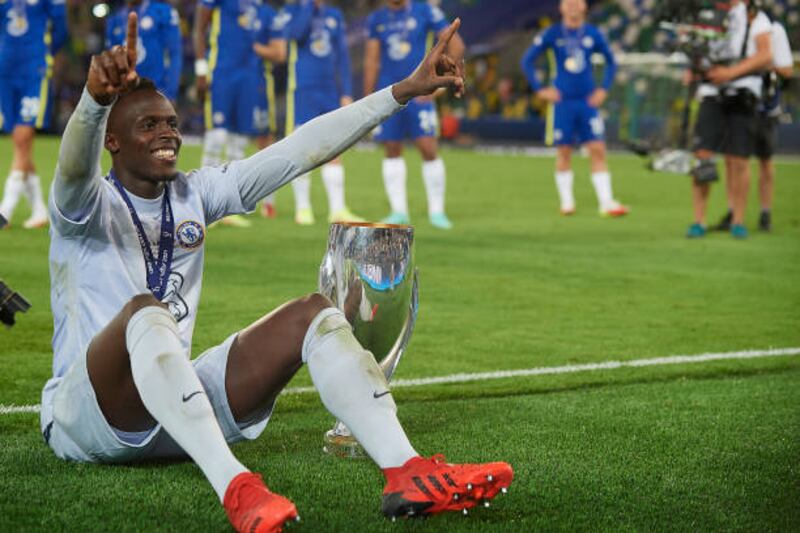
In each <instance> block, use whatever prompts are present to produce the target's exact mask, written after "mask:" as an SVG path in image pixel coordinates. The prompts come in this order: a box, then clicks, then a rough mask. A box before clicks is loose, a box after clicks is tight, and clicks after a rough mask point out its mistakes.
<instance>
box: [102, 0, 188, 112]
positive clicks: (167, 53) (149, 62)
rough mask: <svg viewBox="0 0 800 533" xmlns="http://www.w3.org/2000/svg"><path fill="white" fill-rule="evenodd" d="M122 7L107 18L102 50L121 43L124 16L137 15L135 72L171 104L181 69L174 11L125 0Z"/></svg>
mask: <svg viewBox="0 0 800 533" xmlns="http://www.w3.org/2000/svg"><path fill="white" fill-rule="evenodd" d="M126 4H127V5H126V7H123V8H121V9H119V10H118V11H117V12H116V13H115V14H114V15H113V16H112V17H110V18H109V19H108V25H107V26H106V48H109V49H110V48H111V47H112V46H114V45H117V44H119V45H122V44H125V29H126V27H127V24H128V13H129V12H131V11H135V12H136V14H137V15H138V16H139V42H138V43H137V48H138V50H137V52H138V60H139V64H138V65H136V71H137V72H139V74H140V75H142V76H144V77H145V78H149V79H151V80H153V82H155V84H156V86H157V87H158V90H159V91H161V92H162V93H164V95H165V96H167V97H168V98H169V99H170V100H172V101H173V102H175V101H176V100H177V99H178V86H179V84H180V80H181V69H182V68H183V50H182V43H181V28H180V16H179V15H178V11H177V10H176V9H175V8H173V7H172V6H170V5H169V4H167V3H166V2H161V1H150V0H127V2H126Z"/></svg>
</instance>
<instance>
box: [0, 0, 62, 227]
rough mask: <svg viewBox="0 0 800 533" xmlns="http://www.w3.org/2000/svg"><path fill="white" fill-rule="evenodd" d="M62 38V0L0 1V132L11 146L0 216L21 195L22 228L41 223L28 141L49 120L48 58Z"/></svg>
mask: <svg viewBox="0 0 800 533" xmlns="http://www.w3.org/2000/svg"><path fill="white" fill-rule="evenodd" d="M66 40H67V19H66V14H65V10H64V0H39V1H29V0H4V1H2V2H0V128H2V130H3V131H5V132H7V133H11V137H12V141H13V143H14V156H13V159H12V161H11V171H10V173H9V175H8V178H7V179H6V183H5V188H4V190H3V201H2V203H0V214H2V215H3V216H4V217H5V218H6V219H7V220H9V221H10V220H11V216H12V215H13V214H14V208H15V207H16V206H17V203H18V202H19V199H20V197H21V196H24V197H25V199H26V200H28V202H29V203H30V205H31V216H30V218H28V219H27V220H26V221H25V222H24V223H23V227H25V228H37V227H42V226H45V225H47V207H46V206H45V203H44V197H43V195H42V187H41V184H40V182H39V176H38V175H37V174H36V167H35V166H34V164H33V140H34V136H35V135H36V130H37V129H42V128H45V127H47V125H48V122H49V116H48V115H49V109H48V107H49V106H48V103H49V101H50V78H51V76H52V69H53V56H54V55H55V54H56V53H57V52H58V51H59V49H60V48H61V47H62V46H63V45H64V43H65V42H66Z"/></svg>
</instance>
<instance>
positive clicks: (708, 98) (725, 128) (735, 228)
mask: <svg viewBox="0 0 800 533" xmlns="http://www.w3.org/2000/svg"><path fill="white" fill-rule="evenodd" d="M730 6H731V8H730V11H729V12H728V35H727V37H726V38H725V39H723V40H721V41H719V42H714V43H711V51H710V55H711V57H710V59H711V61H712V62H713V63H715V65H716V66H714V67H712V68H711V69H709V70H708V72H706V73H705V76H704V78H703V83H702V84H701V85H700V88H699V89H698V92H697V94H698V96H699V97H700V98H701V103H700V111H699V114H698V117H697V122H696V124H695V132H694V140H693V141H694V151H695V157H696V158H697V160H698V161H697V165H696V166H695V168H694V170H693V171H692V176H693V178H694V179H693V180H692V199H693V204H694V216H695V222H694V224H692V225H691V226H690V227H689V230H688V232H687V234H686V236H687V237H689V238H697V237H703V236H704V235H705V234H706V223H705V220H706V207H707V205H708V194H709V188H710V184H711V183H712V182H714V181H716V180H717V179H718V175H717V170H716V164H715V163H714V154H715V153H717V152H722V153H723V154H725V174H726V179H727V180H728V191H729V198H730V203H731V207H732V209H733V216H732V219H731V235H733V237H735V238H737V239H744V238H746V237H747V228H745V226H744V213H745V207H746V205H747V192H748V189H749V188H750V167H749V163H748V160H749V158H750V156H751V155H752V154H753V152H754V150H755V140H756V136H755V133H756V132H755V126H756V107H757V103H758V100H759V99H760V97H761V89H762V79H761V75H760V71H761V70H763V69H766V68H768V67H769V66H770V65H771V64H772V43H771V40H770V34H771V31H772V28H771V23H770V21H769V18H767V16H766V15H765V14H764V13H763V12H761V11H760V10H759V9H758V7H757V5H755V2H754V0H733V1H732V2H731V4H730Z"/></svg>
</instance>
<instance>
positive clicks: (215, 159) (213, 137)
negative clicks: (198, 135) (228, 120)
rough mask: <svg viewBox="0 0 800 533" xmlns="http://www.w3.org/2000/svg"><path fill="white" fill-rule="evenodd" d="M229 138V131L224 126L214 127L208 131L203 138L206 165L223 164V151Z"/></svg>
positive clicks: (204, 164)
mask: <svg viewBox="0 0 800 533" xmlns="http://www.w3.org/2000/svg"><path fill="white" fill-rule="evenodd" d="M227 140H228V132H227V131H226V130H224V129H222V128H214V129H213V130H209V131H207V132H206V134H205V137H204V138H203V161H202V165H203V166H204V167H209V166H216V165H221V164H222V162H223V161H224V160H223V158H222V151H223V150H224V149H225V143H226V142H227Z"/></svg>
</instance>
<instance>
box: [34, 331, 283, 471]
mask: <svg viewBox="0 0 800 533" xmlns="http://www.w3.org/2000/svg"><path fill="white" fill-rule="evenodd" d="M237 335H238V333H234V334H233V335H231V336H230V337H228V338H227V339H225V342H223V343H222V344H220V345H218V346H215V347H213V348H210V349H209V350H206V351H205V352H203V354H202V355H200V357H198V358H197V359H195V360H194V361H193V362H192V365H193V366H194V369H195V371H196V372H197V376H198V377H199V378H200V383H202V384H203V388H204V389H205V391H206V395H207V396H208V400H209V401H210V402H211V405H212V407H213V408H214V414H215V415H216V418H217V422H219V425H220V428H221V429H222V434H223V435H224V436H225V440H226V441H227V442H228V443H229V444H233V443H235V442H239V441H243V440H253V439H255V438H257V437H258V436H259V435H260V434H261V432H263V431H264V428H265V427H266V426H267V422H268V421H269V417H270V415H271V414H272V410H273V408H274V403H273V404H272V405H270V406H269V407H267V408H265V409H264V410H263V411H262V412H260V413H256V414H255V415H254V416H252V417H250V419H249V420H248V421H247V422H245V423H241V424H237V422H236V421H235V420H234V418H233V414H232V413H231V409H230V406H229V405H228V396H227V394H226V393H225V368H226V367H227V363H228V352H229V351H230V347H231V344H233V341H234V339H235V338H236V336H237ZM52 398H53V400H52V403H53V405H52V410H51V412H52V413H53V420H52V421H51V422H50V423H49V424H45V429H44V437H45V441H46V442H47V444H48V445H49V446H50V448H52V449H53V451H54V452H55V454H56V455H57V456H58V457H60V458H61V459H66V460H69V461H82V462H94V463H127V462H132V461H141V460H146V459H157V458H180V457H187V456H186V453H185V452H184V451H183V449H182V448H181V447H180V446H178V444H177V443H176V442H175V441H174V440H173V439H172V437H170V436H169V434H168V433H167V432H166V431H164V430H163V429H162V427H161V425H160V424H158V425H156V426H155V427H153V428H152V429H150V430H147V431H142V432H134V433H130V432H124V431H121V430H118V429H116V428H114V427H112V426H111V425H110V424H109V423H108V421H107V420H106V418H105V416H104V415H103V412H102V411H101V410H100V405H99V404H98V403H97V397H96V396H95V393H94V389H93V388H92V384H91V382H90V381H89V373H88V370H87V368H86V355H85V354H84V356H83V357H80V358H78V360H76V361H75V363H74V364H73V365H72V366H71V367H70V369H69V370H68V371H67V373H66V375H65V376H64V379H62V380H61V382H60V383H59V384H58V388H57V389H56V392H55V394H53V395H52ZM43 411H44V410H43Z"/></svg>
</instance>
